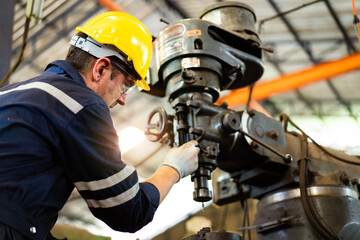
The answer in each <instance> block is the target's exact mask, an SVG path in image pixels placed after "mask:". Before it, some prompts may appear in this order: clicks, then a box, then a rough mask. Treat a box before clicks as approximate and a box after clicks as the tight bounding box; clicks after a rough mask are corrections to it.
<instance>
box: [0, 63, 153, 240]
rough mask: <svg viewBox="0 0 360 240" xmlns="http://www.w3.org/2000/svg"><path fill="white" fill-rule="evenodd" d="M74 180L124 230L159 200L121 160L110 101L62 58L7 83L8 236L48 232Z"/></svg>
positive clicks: (4, 163) (4, 175)
mask: <svg viewBox="0 0 360 240" xmlns="http://www.w3.org/2000/svg"><path fill="white" fill-rule="evenodd" d="M74 186H75V187H76V188H77V190H78V191H79V192H80V194H81V196H82V197H83V198H84V199H85V200H86V202H87V204H88V206H89V209H90V211H91V212H92V213H93V214H94V216H96V217H97V218H99V219H101V220H102V221H104V222H105V223H106V224H107V225H109V226H110V227H111V228H113V229H115V230H119V231H126V232H134V231H136V230H138V229H140V228H141V227H142V226H144V225H146V224H147V223H148V222H149V221H151V220H152V218H153V214H154V212H155V211H156V209H157V207H158V205H159V191H158V190H157V188H156V187H155V186H154V185H152V184H150V183H139V181H138V177H137V173H136V171H135V169H134V168H133V167H131V166H129V165H126V164H125V163H124V162H123V161H122V160H121V153H120V149H119V146H118V137H117V134H116V131H115V129H114V127H113V123H112V120H111V116H110V111H109V108H108V106H107V104H106V103H105V101H104V100H103V99H102V98H101V97H100V96H99V95H98V94H97V93H95V92H94V91H93V90H91V89H90V88H88V87H86V85H85V81H84V79H83V78H82V77H81V75H80V74H79V73H78V71H77V70H76V69H75V68H74V67H73V66H72V65H71V64H70V63H68V62H67V61H61V60H59V61H55V62H53V63H50V64H49V65H48V66H47V67H46V70H45V71H44V73H43V74H42V75H41V76H38V77H35V78H33V79H30V80H27V81H24V82H21V83H16V84H13V85H10V86H6V87H4V88H2V89H0V239H1V240H7V239H16V240H21V239H40V240H43V239H45V238H46V236H47V234H48V233H49V231H50V229H51V228H52V226H53V225H54V224H55V222H56V219H57V216H58V211H59V210H60V209H61V208H62V207H63V206H64V204H65V202H66V201H67V199H68V198H69V196H70V193H71V192H72V191H73V189H74Z"/></svg>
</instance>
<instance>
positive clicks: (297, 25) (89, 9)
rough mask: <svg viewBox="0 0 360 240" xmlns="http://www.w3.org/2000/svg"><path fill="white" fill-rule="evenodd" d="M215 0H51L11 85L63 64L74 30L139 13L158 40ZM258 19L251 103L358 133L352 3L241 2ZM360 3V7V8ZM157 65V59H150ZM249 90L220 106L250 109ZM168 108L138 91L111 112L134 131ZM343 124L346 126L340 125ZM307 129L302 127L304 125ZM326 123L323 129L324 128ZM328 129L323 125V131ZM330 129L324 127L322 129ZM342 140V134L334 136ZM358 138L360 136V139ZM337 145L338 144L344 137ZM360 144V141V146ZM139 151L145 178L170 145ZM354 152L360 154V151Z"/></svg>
mask: <svg viewBox="0 0 360 240" xmlns="http://www.w3.org/2000/svg"><path fill="white" fill-rule="evenodd" d="M14 2H15V11H14V25H13V36H12V39H13V40H12V46H11V47H12V49H13V53H12V54H13V61H12V62H14V61H15V59H16V57H17V55H18V54H19V52H20V49H21V44H22V38H23V34H24V25H25V15H24V13H25V8H26V2H27V1H26V0H17V1H14ZM217 2H221V1H215V0H207V1H204V0H113V1H110V0H107V1H105V0H99V1H96V0H83V1H77V0H45V1H44V7H43V13H42V21H41V22H40V23H38V24H35V23H33V22H31V23H30V27H29V31H28V37H27V47H26V49H25V52H24V57H23V61H22V63H21V64H20V65H19V67H18V68H17V70H16V71H15V72H14V73H13V74H12V75H11V77H10V79H9V82H10V83H13V82H18V81H23V80H25V79H28V78H31V77H34V76H36V75H38V74H40V73H41V72H42V71H43V69H44V67H45V66H46V65H47V63H49V62H51V61H53V60H56V59H64V57H65V55H66V52H67V49H68V46H69V44H68V43H69V40H70V38H71V37H72V35H73V34H74V33H75V27H76V26H81V25H83V24H84V23H85V22H86V21H87V20H89V19H91V18H92V17H93V16H95V15H97V14H99V13H102V12H105V11H108V10H121V11H125V12H127V13H129V14H132V15H134V16H135V17H137V18H138V19H140V20H141V21H142V22H143V23H144V24H145V26H147V27H148V29H149V31H150V33H151V34H152V35H153V36H154V37H156V36H157V34H158V33H159V32H160V31H161V29H163V28H164V27H166V23H164V21H160V19H163V20H165V22H169V23H172V22H174V21H177V20H180V19H184V18H197V17H198V16H199V13H200V12H202V11H203V10H204V9H205V8H206V7H208V6H209V5H211V4H215V3H217ZM241 2H243V3H245V4H248V5H249V6H251V7H252V8H253V9H254V11H255V14H256V18H257V23H256V29H257V32H258V35H259V38H260V39H261V42H262V46H263V47H264V48H267V49H273V52H272V53H271V52H267V51H264V55H263V58H264V64H265V71H264V74H263V76H262V77H261V79H260V80H259V81H258V82H257V83H256V84H255V86H254V88H253V99H254V100H256V101H257V102H256V104H258V105H260V106H262V107H263V108H264V109H265V110H266V111H267V112H268V113H269V114H270V115H272V116H274V117H278V116H279V114H280V113H281V112H285V113H287V114H288V115H290V116H308V117H310V118H311V119H315V120H317V121H319V122H322V123H325V122H326V121H327V119H339V120H338V121H339V122H338V128H340V129H341V128H342V127H345V126H344V125H342V123H344V122H352V123H354V126H355V127H356V128H357V129H353V131H354V132H355V131H358V130H359V119H358V118H359V113H360V95H359V93H358V91H359V89H360V81H359V78H360V72H359V70H358V67H359V65H360V60H359V57H360V55H359V53H358V50H359V40H358V37H357V35H356V31H355V28H354V25H353V8H352V4H351V1H350V0H317V1H311V0H251V1H250V0H243V1H241ZM359 6H360V3H359ZM152 65H153V66H154V65H155V58H153V59H152ZM248 94H249V88H247V87H246V88H243V89H239V90H235V91H229V90H227V91H224V92H223V93H221V98H220V100H219V103H221V102H222V101H226V102H229V104H230V107H232V108H234V109H235V110H239V111H240V110H241V109H244V104H245V103H246V101H247V98H248ZM157 106H164V107H165V108H168V106H167V99H166V98H158V97H154V96H150V95H147V94H145V93H132V94H130V95H129V96H128V104H127V106H126V107H120V106H118V107H116V108H114V109H113V110H112V115H113V119H114V124H115V127H116V128H117V130H118V131H119V132H120V131H121V130H123V129H125V128H126V127H128V126H135V127H137V128H139V129H141V130H143V129H144V125H145V122H146V119H147V116H148V115H149V113H150V112H151V110H152V109H153V108H155V107H157ZM340 121H342V122H340ZM300 125H301V123H300ZM320 125H321V124H320ZM325 125H326V124H324V126H325ZM324 130H325V131H326V129H324ZM334 137H335V138H336V136H334ZM358 139H359V138H358ZM338 140H339V139H338ZM358 142H359V141H358ZM140 149H142V150H141V151H139V147H134V148H133V149H131V150H129V151H127V152H126V153H124V159H125V161H127V162H128V163H130V164H132V165H134V166H136V167H137V168H138V172H139V174H140V176H142V177H144V178H146V177H148V176H150V175H151V174H152V173H153V172H154V171H155V169H156V168H157V167H158V166H159V165H160V164H161V162H162V157H163V155H164V153H165V152H166V150H167V147H163V146H161V145H160V144H159V143H151V142H149V141H147V140H146V139H144V140H143V141H142V142H141V143H140ZM355 152H356V153H360V150H359V149H358V148H357V149H356V151H355Z"/></svg>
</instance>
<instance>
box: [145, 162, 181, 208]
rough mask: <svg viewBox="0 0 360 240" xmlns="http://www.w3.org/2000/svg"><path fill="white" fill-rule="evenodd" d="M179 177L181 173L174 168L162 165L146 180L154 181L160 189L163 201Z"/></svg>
mask: <svg viewBox="0 0 360 240" xmlns="http://www.w3.org/2000/svg"><path fill="white" fill-rule="evenodd" d="M179 178H180V176H179V173H178V172H177V171H176V170H175V169H174V168H172V167H170V166H166V165H162V166H161V167H159V169H158V170H157V171H156V172H155V173H154V175H153V176H151V177H150V178H149V179H147V180H145V181H144V182H149V183H152V184H153V185H154V186H155V187H156V188H157V189H158V190H159V192H160V203H161V202H162V201H163V200H164V198H165V197H166V195H167V194H168V193H169V191H170V189H171V188H172V187H173V186H174V184H175V183H176V182H177V181H178V180H179Z"/></svg>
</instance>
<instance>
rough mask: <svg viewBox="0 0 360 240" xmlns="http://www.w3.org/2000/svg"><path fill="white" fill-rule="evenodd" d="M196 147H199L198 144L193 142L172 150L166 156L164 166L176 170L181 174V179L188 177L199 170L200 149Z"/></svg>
mask: <svg viewBox="0 0 360 240" xmlns="http://www.w3.org/2000/svg"><path fill="white" fill-rule="evenodd" d="M196 145H198V142H197V141H196V140H191V141H190V142H187V143H184V144H183V145H181V146H180V147H179V148H176V147H174V148H172V149H170V150H169V151H168V153H167V154H166V157H165V161H164V163H163V165H168V166H170V167H172V168H174V169H175V170H176V171H177V172H178V173H179V175H180V179H181V178H183V177H186V176H188V175H189V174H191V173H192V172H194V171H195V170H196V169H197V168H198V154H199V152H200V148H199V147H197V146H196ZM180 179H179V180H180Z"/></svg>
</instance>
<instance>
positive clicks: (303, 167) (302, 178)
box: [299, 158, 339, 240]
mask: <svg viewBox="0 0 360 240" xmlns="http://www.w3.org/2000/svg"><path fill="white" fill-rule="evenodd" d="M308 161H309V160H308V159H305V158H303V159H301V160H300V173H299V186H300V200H301V203H302V206H303V208H304V212H305V215H306V217H307V219H308V220H309V222H310V223H311V225H312V226H313V227H314V228H315V230H316V232H317V233H319V234H320V235H321V237H323V238H324V239H326V240H339V238H338V236H337V235H336V234H335V233H334V232H333V231H332V230H331V229H330V227H329V226H328V225H327V224H326V223H325V222H324V221H323V220H322V218H321V216H320V215H319V213H318V211H317V210H316V208H315V206H314V203H313V202H312V199H311V197H310V196H309V194H308V192H307V190H308V188H307V171H308Z"/></svg>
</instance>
